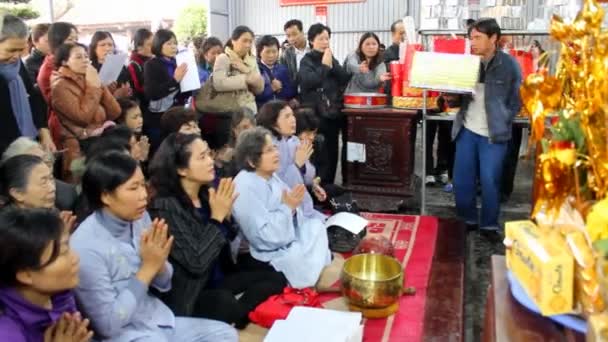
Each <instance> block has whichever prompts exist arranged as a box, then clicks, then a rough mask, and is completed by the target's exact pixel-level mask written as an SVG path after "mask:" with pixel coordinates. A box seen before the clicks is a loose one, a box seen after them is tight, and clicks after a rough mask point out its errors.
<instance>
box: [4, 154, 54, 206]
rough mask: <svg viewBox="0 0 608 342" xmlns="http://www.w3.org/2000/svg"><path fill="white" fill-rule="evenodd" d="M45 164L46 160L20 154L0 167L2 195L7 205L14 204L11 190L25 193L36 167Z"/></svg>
mask: <svg viewBox="0 0 608 342" xmlns="http://www.w3.org/2000/svg"><path fill="white" fill-rule="evenodd" d="M40 164H44V165H46V164H45V163H44V160H42V158H40V157H38V156H34V155H30V154H20V155H17V156H14V157H11V158H8V159H7V160H5V161H4V162H3V163H2V165H1V166H0V195H1V196H2V197H3V198H2V200H3V202H5V203H11V202H13V200H14V199H13V198H12V196H11V194H10V190H11V189H16V190H19V191H24V190H25V188H26V187H27V185H28V181H29V177H30V174H31V173H32V170H33V169H34V167H36V166H38V165H40Z"/></svg>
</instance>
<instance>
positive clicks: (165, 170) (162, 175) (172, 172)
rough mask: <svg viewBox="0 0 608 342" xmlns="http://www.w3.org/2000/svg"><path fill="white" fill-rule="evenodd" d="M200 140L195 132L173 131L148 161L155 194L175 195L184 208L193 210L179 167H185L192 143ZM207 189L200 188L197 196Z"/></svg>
mask: <svg viewBox="0 0 608 342" xmlns="http://www.w3.org/2000/svg"><path fill="white" fill-rule="evenodd" d="M196 140H202V138H201V137H200V136H199V135H196V134H181V133H173V134H171V135H169V136H168V137H167V138H166V139H165V140H164V141H163V142H162V144H160V147H159V148H158V150H157V151H156V153H155V154H154V158H153V159H152V162H151V163H150V184H151V185H152V189H154V192H155V194H156V196H160V197H175V198H177V200H178V201H179V202H180V203H181V204H182V205H183V206H185V207H186V208H190V209H193V210H194V206H193V205H192V200H191V199H190V198H189V197H188V195H187V194H186V191H185V190H184V188H183V187H182V183H181V179H182V176H180V175H179V173H178V170H179V169H187V168H188V167H189V165H190V157H191V156H192V143H194V141H196ZM205 191H207V189H203V188H201V189H200V191H199V198H200V197H203V196H204V192H205Z"/></svg>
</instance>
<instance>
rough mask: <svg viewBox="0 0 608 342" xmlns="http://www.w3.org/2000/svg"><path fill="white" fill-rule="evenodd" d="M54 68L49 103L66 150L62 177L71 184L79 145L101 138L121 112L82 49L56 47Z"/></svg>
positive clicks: (78, 46)
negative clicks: (108, 124)
mask: <svg viewBox="0 0 608 342" xmlns="http://www.w3.org/2000/svg"><path fill="white" fill-rule="evenodd" d="M55 67H56V68H57V73H56V74H55V75H54V76H53V78H54V79H53V81H52V86H51V102H52V104H53V110H54V112H55V114H56V116H57V119H58V120H59V123H60V126H61V135H60V137H61V138H60V139H61V140H60V141H61V145H62V147H63V148H65V149H66V152H65V154H64V156H63V172H64V176H63V177H64V179H66V180H67V179H69V180H72V181H74V180H75V179H73V177H72V174H71V164H72V161H74V160H75V159H77V158H79V157H80V156H81V151H80V145H81V143H83V141H85V140H87V139H88V138H90V137H91V136H96V135H99V134H101V132H102V129H103V126H104V124H105V123H106V122H107V121H109V120H114V119H116V118H118V117H119V116H120V113H121V109H120V105H119V104H118V102H117V101H116V99H115V98H114V96H113V95H112V93H110V90H109V89H108V87H106V86H103V85H102V84H101V81H100V79H99V75H98V74H97V70H95V68H93V66H91V65H90V62H89V59H88V57H87V52H86V48H85V47H84V46H83V45H80V44H64V45H62V46H60V47H59V48H58V49H57V50H56V51H55Z"/></svg>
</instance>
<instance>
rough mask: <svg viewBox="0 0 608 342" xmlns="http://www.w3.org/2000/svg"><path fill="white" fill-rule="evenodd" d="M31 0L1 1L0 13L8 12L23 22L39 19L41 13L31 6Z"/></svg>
mask: <svg viewBox="0 0 608 342" xmlns="http://www.w3.org/2000/svg"><path fill="white" fill-rule="evenodd" d="M30 1H31V0H0V12H6V13H8V14H12V15H14V16H16V17H19V18H21V19H23V20H29V19H34V18H38V17H39V16H40V12H38V11H36V10H35V9H34V8H32V6H31V5H30Z"/></svg>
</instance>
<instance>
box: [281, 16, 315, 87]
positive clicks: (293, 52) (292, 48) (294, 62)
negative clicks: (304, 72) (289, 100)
mask: <svg viewBox="0 0 608 342" xmlns="http://www.w3.org/2000/svg"><path fill="white" fill-rule="evenodd" d="M283 31H285V35H286V36H287V42H288V43H289V47H288V48H287V49H285V50H284V51H283V54H282V55H281V59H280V60H279V63H281V64H283V65H286V66H287V69H289V77H290V78H291V80H292V81H293V83H294V85H295V86H296V89H297V86H298V70H300V62H301V61H302V58H304V55H306V53H308V52H309V51H310V48H309V47H308V44H307V42H306V35H305V34H304V28H303V25H302V22H301V21H300V20H297V19H292V20H289V21H288V22H286V23H285V25H284V26H283Z"/></svg>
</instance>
